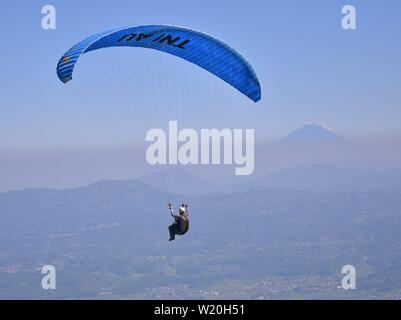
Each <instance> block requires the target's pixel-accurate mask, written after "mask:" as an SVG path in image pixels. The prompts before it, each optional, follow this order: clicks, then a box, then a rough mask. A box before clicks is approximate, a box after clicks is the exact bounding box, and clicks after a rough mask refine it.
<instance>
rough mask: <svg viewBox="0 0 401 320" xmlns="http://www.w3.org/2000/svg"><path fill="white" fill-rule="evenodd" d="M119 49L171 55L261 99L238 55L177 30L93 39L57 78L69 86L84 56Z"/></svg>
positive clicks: (77, 49) (65, 61)
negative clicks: (152, 51) (140, 48)
mask: <svg viewBox="0 0 401 320" xmlns="http://www.w3.org/2000/svg"><path fill="white" fill-rule="evenodd" d="M119 46H128V47H142V48H150V49H155V50H159V51H163V52H167V53H170V54H172V55H175V56H177V57H180V58H182V59H185V60H187V61H189V62H192V63H194V64H196V65H198V66H200V67H201V68H203V69H205V70H207V71H209V72H211V73H213V74H214V75H216V76H218V77H219V78H221V79H223V80H224V81H226V82H227V83H228V84H230V85H231V86H233V87H234V88H236V89H237V90H239V91H240V92H242V93H243V94H244V95H246V96H247V97H248V98H250V99H252V100H253V101H255V102H257V101H259V100H260V98H261V88H260V84H259V80H258V78H257V76H256V73H255V71H254V70H253V68H252V67H251V65H250V64H249V63H248V62H247V61H246V60H245V59H244V58H243V57H242V56H241V55H240V54H239V53H238V52H236V51H235V50H234V49H232V48H231V47H229V46H228V45H227V44H225V43H224V42H222V41H220V40H218V39H216V38H213V37H211V36H209V35H207V34H205V33H201V32H198V31H194V30H192V29H187V28H182V27H176V26H163V25H147V26H138V27H130V28H124V29H117V30H112V31H107V32H102V33H98V34H96V35H93V36H90V37H88V38H86V39H85V40H83V41H81V42H80V43H78V44H76V45H75V46H73V47H72V48H71V49H70V50H68V51H67V52H66V53H65V54H64V55H63V56H62V58H61V59H60V61H59V62H58V64H57V75H58V77H59V78H60V80H61V81H62V82H64V83H66V82H68V81H70V80H71V79H72V74H73V70H74V66H75V64H76V63H77V61H78V59H79V57H80V56H81V55H82V54H84V53H86V52H89V51H93V50H97V49H101V48H107V47H119Z"/></svg>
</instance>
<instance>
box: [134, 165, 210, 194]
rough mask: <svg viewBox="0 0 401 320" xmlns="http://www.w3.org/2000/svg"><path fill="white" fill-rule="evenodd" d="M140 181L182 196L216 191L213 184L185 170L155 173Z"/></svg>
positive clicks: (172, 169)
mask: <svg viewBox="0 0 401 320" xmlns="http://www.w3.org/2000/svg"><path fill="white" fill-rule="evenodd" d="M138 180H139V181H141V182H143V183H146V184H148V185H149V186H152V187H154V188H157V189H159V190H163V191H165V192H170V193H178V194H182V195H194V194H205V193H209V192H210V191H211V190H212V189H214V186H213V184H212V183H211V182H209V181H208V180H205V179H202V178H201V177H199V176H197V175H194V174H192V173H190V172H188V171H187V170H185V169H183V168H171V169H166V170H163V171H158V172H154V173H151V174H149V175H146V176H143V177H140V178H138Z"/></svg>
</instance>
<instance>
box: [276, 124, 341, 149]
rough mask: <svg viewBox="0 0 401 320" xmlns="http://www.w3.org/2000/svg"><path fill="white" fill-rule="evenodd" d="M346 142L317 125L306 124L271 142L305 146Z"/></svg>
mask: <svg viewBox="0 0 401 320" xmlns="http://www.w3.org/2000/svg"><path fill="white" fill-rule="evenodd" d="M346 142H347V140H346V139H345V138H343V137H342V136H340V135H338V134H336V133H334V132H333V131H331V130H329V129H326V128H324V127H323V126H321V125H319V124H315V123H312V124H306V125H304V126H302V127H301V128H299V129H297V130H295V131H293V132H291V133H290V134H289V135H287V136H285V137H283V138H281V139H279V140H277V141H275V142H273V144H274V145H279V144H281V145H283V144H284V145H288V144H292V145H296V144H298V145H305V144H312V145H316V144H320V145H323V144H326V145H333V144H344V143H346Z"/></svg>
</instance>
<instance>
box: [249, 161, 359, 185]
mask: <svg viewBox="0 0 401 320" xmlns="http://www.w3.org/2000/svg"><path fill="white" fill-rule="evenodd" d="M363 174H365V172H364V171H359V170H349V169H342V168H336V167H330V166H325V165H307V166H302V167H297V168H291V169H285V170H281V171H278V172H275V173H272V174H270V175H267V176H264V177H261V178H257V179H255V180H254V181H252V182H250V183H249V186H255V187H266V188H280V189H293V190H294V189H295V190H326V189H333V188H336V187H338V186H339V185H347V183H349V182H351V181H352V180H354V179H356V178H357V177H359V176H361V175H363Z"/></svg>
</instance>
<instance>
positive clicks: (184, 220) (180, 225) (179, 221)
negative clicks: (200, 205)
mask: <svg viewBox="0 0 401 320" xmlns="http://www.w3.org/2000/svg"><path fill="white" fill-rule="evenodd" d="M169 208H170V213H171V216H172V217H173V218H174V220H175V223H176V225H177V232H176V234H177V235H180V236H182V235H183V234H185V233H187V232H188V230H189V219H188V216H187V214H185V215H183V214H180V215H174V213H173V209H172V208H171V205H170V204H169ZM187 208H188V206H186V207H185V211H187Z"/></svg>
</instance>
